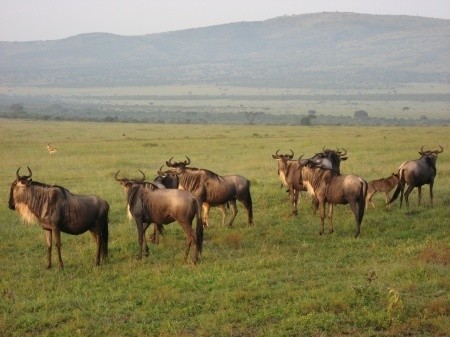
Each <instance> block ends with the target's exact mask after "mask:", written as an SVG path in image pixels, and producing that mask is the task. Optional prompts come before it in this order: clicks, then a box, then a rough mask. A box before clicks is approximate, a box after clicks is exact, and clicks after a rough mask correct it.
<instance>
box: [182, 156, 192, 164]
mask: <svg viewBox="0 0 450 337" xmlns="http://www.w3.org/2000/svg"><path fill="white" fill-rule="evenodd" d="M186 158H187V161H186V160H185V161H184V165H185V166H187V165H189V164H190V163H191V159H189V157H188V156H186Z"/></svg>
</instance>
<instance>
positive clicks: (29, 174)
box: [16, 166, 33, 179]
mask: <svg viewBox="0 0 450 337" xmlns="http://www.w3.org/2000/svg"><path fill="white" fill-rule="evenodd" d="M27 169H28V175H27V176H23V178H27V179H28V178H31V176H32V175H33V172H31V169H30V167H28V166H27ZM19 171H20V167H19V168H18V169H17V171H16V176H17V179H19V178H20V175H19Z"/></svg>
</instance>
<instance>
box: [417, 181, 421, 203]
mask: <svg viewBox="0 0 450 337" xmlns="http://www.w3.org/2000/svg"><path fill="white" fill-rule="evenodd" d="M417 196H418V197H419V206H420V201H421V200H422V186H417Z"/></svg>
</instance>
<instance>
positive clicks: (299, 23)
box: [0, 13, 450, 88]
mask: <svg viewBox="0 0 450 337" xmlns="http://www.w3.org/2000/svg"><path fill="white" fill-rule="evenodd" d="M449 55H450V20H442V19H431V18H423V17H411V16H380V15H363V14H353V13H318V14H305V15H295V16H283V17H277V18H273V19H270V20H266V21H260V22H238V23H231V24H225V25H218V26H210V27H205V28H197V29H188V30H182V31H175V32H168V33H162V34H151V35H145V36H119V35H113V34H106V33H92V34H83V35H77V36H74V37H69V38H66V39H62V40H53V41H33V42H0V83H1V84H3V85H45V86H111V85H162V84H184V83H213V84H215V83H217V84H221V85H239V86H258V87H322V88H323V87H334V88H336V87H353V88H355V87H361V88H367V87H372V86H378V85H386V84H395V83H400V82H401V83H407V82H439V83H448V82H449V81H450V57H449Z"/></svg>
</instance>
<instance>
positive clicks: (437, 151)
mask: <svg viewBox="0 0 450 337" xmlns="http://www.w3.org/2000/svg"><path fill="white" fill-rule="evenodd" d="M439 147H440V148H441V151H439V150H436V151H435V152H436V154H438V153H441V152H443V151H444V149H443V148H442V146H440V145H439Z"/></svg>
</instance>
